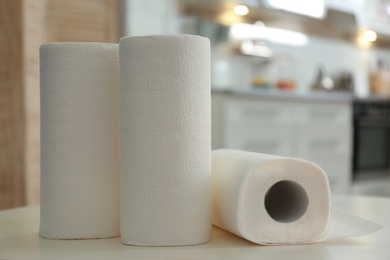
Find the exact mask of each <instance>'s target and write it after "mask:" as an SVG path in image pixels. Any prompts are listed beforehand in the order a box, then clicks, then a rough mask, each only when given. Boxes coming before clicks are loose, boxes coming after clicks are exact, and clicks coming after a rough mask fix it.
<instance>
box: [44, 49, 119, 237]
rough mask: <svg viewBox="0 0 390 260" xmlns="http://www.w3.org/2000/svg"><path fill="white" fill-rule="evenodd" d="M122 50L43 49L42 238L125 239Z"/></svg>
mask: <svg viewBox="0 0 390 260" xmlns="http://www.w3.org/2000/svg"><path fill="white" fill-rule="evenodd" d="M118 52H119V50H118V44H107V43H48V44H44V45H42V46H41V48H40V66H41V72H40V73H41V223H40V235H41V236H42V237H45V238H51V239H88V238H107V237H115V236H119V57H118Z"/></svg>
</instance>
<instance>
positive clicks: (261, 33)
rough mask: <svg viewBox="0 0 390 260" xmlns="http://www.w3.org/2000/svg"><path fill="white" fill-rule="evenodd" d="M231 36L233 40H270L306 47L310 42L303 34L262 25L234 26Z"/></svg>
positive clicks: (237, 24)
mask: <svg viewBox="0 0 390 260" xmlns="http://www.w3.org/2000/svg"><path fill="white" fill-rule="evenodd" d="M229 36H230V38H231V39H232V40H255V41H256V40H259V41H261V40H268V41H270V42H275V43H281V44H285V45H294V46H304V45H306V44H307V43H308V41H309V39H308V37H307V35H305V34H303V33H299V32H293V31H289V30H283V29H278V28H272V27H266V26H264V25H262V24H246V23H236V24H233V25H232V26H231V27H230V31H229Z"/></svg>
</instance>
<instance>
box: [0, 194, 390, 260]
mask: <svg viewBox="0 0 390 260" xmlns="http://www.w3.org/2000/svg"><path fill="white" fill-rule="evenodd" d="M332 203H333V205H334V206H337V207H339V208H342V209H343V210H345V211H348V212H350V213H353V214H355V215H358V216H361V217H364V218H367V219H370V220H372V221H375V222H377V223H379V224H382V225H383V228H382V229H381V230H379V231H378V232H376V233H373V234H370V235H367V236H363V237H358V238H348V239H338V240H332V241H324V242H319V243H314V244H308V245H289V246H259V245H256V244H253V243H251V242H248V241H246V240H244V239H242V238H240V237H237V236H235V235H232V234H230V233H228V232H226V231H224V230H221V229H219V228H217V227H213V231H212V232H213V233H212V237H213V239H212V241H210V242H209V243H207V244H203V245H198V246H183V247H136V246H126V245H123V244H121V243H120V242H119V238H111V239H96V240H47V239H43V238H40V237H39V236H38V228H39V206H33V207H24V208H16V209H10V210H4V211H0V259H31V260H34V259H150V260H151V259H155V260H156V259H174V260H175V259H176V260H179V259H283V260H285V259H322V260H325V259H345V258H348V259H354V260H359V259H362V260H363V259H364V260H366V259H370V260H375V259H378V260H379V259H388V258H389V256H390V198H381V197H357V196H355V197H348V196H335V197H333V198H332Z"/></svg>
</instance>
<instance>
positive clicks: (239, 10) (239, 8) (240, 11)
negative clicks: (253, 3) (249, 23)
mask: <svg viewBox="0 0 390 260" xmlns="http://www.w3.org/2000/svg"><path fill="white" fill-rule="evenodd" d="M233 10H234V13H236V15H240V16H244V15H247V14H248V13H249V9H248V7H246V6H245V5H236V6H235V7H234V9H233Z"/></svg>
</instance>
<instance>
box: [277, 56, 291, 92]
mask: <svg viewBox="0 0 390 260" xmlns="http://www.w3.org/2000/svg"><path fill="white" fill-rule="evenodd" d="M275 66H276V80H275V87H276V88H278V89H281V90H294V89H295V62H294V57H293V56H292V55H287V54H286V55H278V56H276V57H275Z"/></svg>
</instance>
